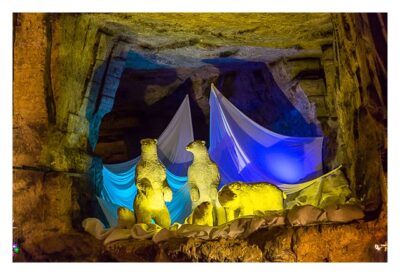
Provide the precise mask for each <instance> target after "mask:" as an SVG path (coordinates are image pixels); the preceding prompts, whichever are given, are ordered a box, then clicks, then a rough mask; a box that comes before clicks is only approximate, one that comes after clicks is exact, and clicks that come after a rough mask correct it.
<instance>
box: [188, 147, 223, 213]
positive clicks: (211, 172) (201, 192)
mask: <svg viewBox="0 0 400 275" xmlns="http://www.w3.org/2000/svg"><path fill="white" fill-rule="evenodd" d="M205 144H206V143H205V141H202V140H195V141H193V142H191V143H189V145H187V146H186V151H189V152H191V153H192V154H193V163H192V165H190V167H189V169H188V183H189V189H190V197H191V199H192V210H194V209H195V208H196V207H197V206H198V205H200V204H201V203H202V202H205V201H209V202H211V204H212V205H213V206H215V204H216V200H217V195H218V190H217V188H218V184H219V180H220V175H219V170H218V166H217V164H215V162H214V161H212V160H211V159H210V157H209V155H208V151H207V148H206V146H205Z"/></svg>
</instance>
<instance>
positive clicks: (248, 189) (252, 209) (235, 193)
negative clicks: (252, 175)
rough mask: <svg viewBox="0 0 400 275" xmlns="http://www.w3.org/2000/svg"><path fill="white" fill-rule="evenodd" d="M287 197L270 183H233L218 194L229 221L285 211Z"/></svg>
mask: <svg viewBox="0 0 400 275" xmlns="http://www.w3.org/2000/svg"><path fill="white" fill-rule="evenodd" d="M284 199H286V195H285V194H284V193H283V192H282V191H281V190H280V189H279V188H278V187H276V186H275V185H272V184H269V183H264V182H260V183H244V182H240V181H239V182H233V183H230V184H227V185H225V186H224V187H222V188H221V190H220V191H219V192H218V200H219V203H220V204H221V205H222V206H223V207H224V208H225V212H226V219H227V221H231V220H234V219H236V218H239V217H242V216H247V215H262V214H263V213H265V212H267V211H279V210H283V208H284V205H283V200H284Z"/></svg>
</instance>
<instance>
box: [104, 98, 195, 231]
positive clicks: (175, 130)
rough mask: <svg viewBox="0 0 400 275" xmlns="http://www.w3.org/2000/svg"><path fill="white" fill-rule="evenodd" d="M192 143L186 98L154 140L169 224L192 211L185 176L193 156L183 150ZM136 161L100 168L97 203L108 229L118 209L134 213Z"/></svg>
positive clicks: (190, 121) (188, 106) (136, 159)
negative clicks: (162, 167) (164, 185)
mask: <svg viewBox="0 0 400 275" xmlns="http://www.w3.org/2000/svg"><path fill="white" fill-rule="evenodd" d="M192 141H193V127H192V120H191V113H190V105H189V97H188V96H187V95H186V97H185V99H184V100H183V102H182V104H181V106H180V107H179V109H178V111H177V112H176V114H175V115H174V117H173V118H172V120H171V122H170V123H169V125H168V126H167V128H165V130H164V132H163V133H162V134H161V135H160V137H159V138H158V146H157V147H158V157H159V159H160V161H161V162H162V163H163V164H164V165H165V167H166V169H167V181H168V184H169V186H170V187H171V190H172V192H173V198H172V201H171V202H167V203H166V205H167V207H168V210H169V212H170V216H171V221H172V222H181V223H182V222H183V220H184V219H185V218H186V217H187V216H188V215H189V214H190V212H191V208H192V206H191V200H190V195H189V190H188V187H187V176H186V175H187V169H188V167H189V165H190V163H191V161H192V159H193V156H192V154H191V153H189V152H187V151H186V150H185V147H186V145H187V144H189V143H190V142H192ZM139 159H140V156H138V157H136V158H135V159H132V160H129V161H126V162H123V163H118V164H108V165H107V164H105V165H103V188H102V190H101V193H100V197H99V198H98V201H99V204H100V206H101V208H102V210H103V212H104V214H105V216H106V218H107V221H108V223H109V224H110V226H115V225H116V222H117V209H118V207H120V206H123V207H126V208H128V209H131V210H134V209H133V201H134V199H135V196H136V193H137V189H136V185H135V170H136V164H137V162H138V161H139Z"/></svg>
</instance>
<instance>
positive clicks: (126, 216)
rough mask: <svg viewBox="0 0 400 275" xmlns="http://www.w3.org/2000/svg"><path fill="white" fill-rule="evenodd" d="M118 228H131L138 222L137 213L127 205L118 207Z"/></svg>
mask: <svg viewBox="0 0 400 275" xmlns="http://www.w3.org/2000/svg"><path fill="white" fill-rule="evenodd" d="M117 213H118V225H117V227H118V228H123V229H130V228H132V226H133V225H134V224H135V223H136V217H135V213H134V212H133V211H131V210H130V209H128V208H126V207H119V208H118V211H117Z"/></svg>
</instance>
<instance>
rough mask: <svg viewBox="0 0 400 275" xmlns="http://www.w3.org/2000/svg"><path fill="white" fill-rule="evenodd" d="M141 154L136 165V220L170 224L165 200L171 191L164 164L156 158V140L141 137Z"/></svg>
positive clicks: (165, 225)
mask: <svg viewBox="0 0 400 275" xmlns="http://www.w3.org/2000/svg"><path fill="white" fill-rule="evenodd" d="M140 144H141V150H142V152H141V156H140V160H139V162H138V163H137V166H136V174H135V177H136V187H137V189H138V192H137V195H136V198H135V201H134V209H135V215H136V222H138V223H146V224H150V223H152V220H154V222H155V223H156V224H158V225H160V226H162V227H169V226H170V225H171V218H170V216H169V212H168V208H167V206H166V205H165V202H169V201H171V200H172V191H171V189H170V187H169V186H168V183H167V175H166V170H165V167H164V165H162V164H161V162H160V161H159V160H158V156H157V140H156V139H150V138H147V139H142V140H141V141H140Z"/></svg>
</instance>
